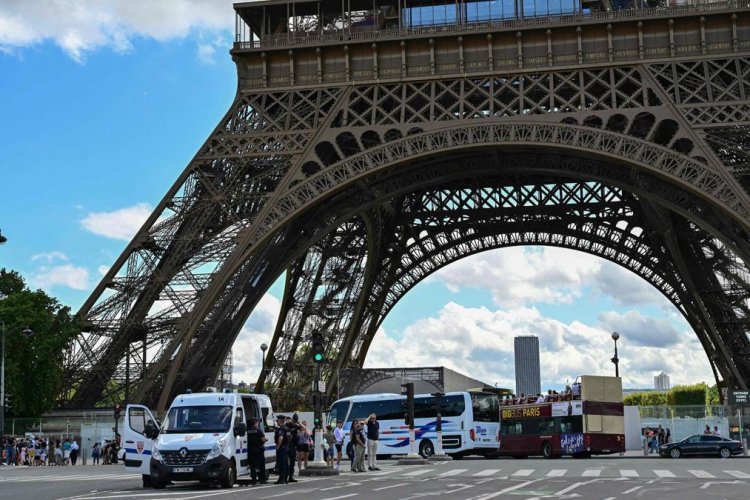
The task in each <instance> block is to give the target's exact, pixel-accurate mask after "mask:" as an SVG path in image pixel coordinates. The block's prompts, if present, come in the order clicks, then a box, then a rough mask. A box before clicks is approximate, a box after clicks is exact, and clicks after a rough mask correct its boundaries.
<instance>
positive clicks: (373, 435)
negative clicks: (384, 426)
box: [367, 413, 380, 470]
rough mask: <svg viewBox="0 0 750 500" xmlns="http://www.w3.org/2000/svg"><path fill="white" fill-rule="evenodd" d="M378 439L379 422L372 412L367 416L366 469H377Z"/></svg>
mask: <svg viewBox="0 0 750 500" xmlns="http://www.w3.org/2000/svg"><path fill="white" fill-rule="evenodd" d="M378 439H380V422H378V417H377V415H375V414H374V413H373V414H371V415H370V416H369V417H368V418H367V470H380V469H378V460H377V457H378Z"/></svg>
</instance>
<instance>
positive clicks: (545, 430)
mask: <svg viewBox="0 0 750 500" xmlns="http://www.w3.org/2000/svg"><path fill="white" fill-rule="evenodd" d="M553 432H555V419H553V418H543V419H541V420H539V434H552V433H553Z"/></svg>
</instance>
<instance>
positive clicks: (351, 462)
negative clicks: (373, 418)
mask: <svg viewBox="0 0 750 500" xmlns="http://www.w3.org/2000/svg"><path fill="white" fill-rule="evenodd" d="M357 425H359V420H354V421H352V426H351V428H350V429H349V442H348V443H347V445H346V456H347V457H349V466H350V467H351V469H352V471H353V470H354V456H355V453H354V432H355V431H356V430H357Z"/></svg>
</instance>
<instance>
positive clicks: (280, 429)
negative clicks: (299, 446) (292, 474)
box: [273, 415, 289, 484]
mask: <svg viewBox="0 0 750 500" xmlns="http://www.w3.org/2000/svg"><path fill="white" fill-rule="evenodd" d="M285 421H286V417H285V416H284V415H278V416H277V417H276V431H274V434H273V437H274V443H275V444H276V472H277V473H278V474H279V479H277V480H276V484H286V477H287V470H288V469H289V434H288V433H287V429H286V425H285Z"/></svg>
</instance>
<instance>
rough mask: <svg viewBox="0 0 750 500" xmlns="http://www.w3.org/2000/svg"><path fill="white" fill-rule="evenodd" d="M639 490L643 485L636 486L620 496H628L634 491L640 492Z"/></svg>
mask: <svg viewBox="0 0 750 500" xmlns="http://www.w3.org/2000/svg"><path fill="white" fill-rule="evenodd" d="M641 488H643V485H641V486H636V487H635V488H630V489H629V490H625V491H623V492H622V494H623V495H629V494H630V493H633V492H634V491H637V490H640V489H641Z"/></svg>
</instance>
